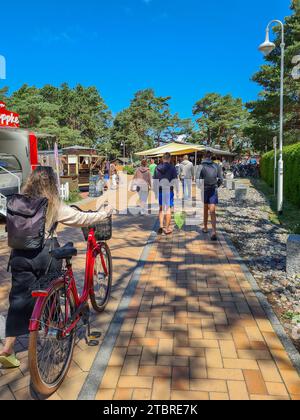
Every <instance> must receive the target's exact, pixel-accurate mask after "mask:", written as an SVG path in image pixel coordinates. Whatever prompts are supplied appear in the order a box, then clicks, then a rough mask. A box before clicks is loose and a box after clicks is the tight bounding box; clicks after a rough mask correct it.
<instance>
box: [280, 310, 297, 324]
mask: <svg viewBox="0 0 300 420" xmlns="http://www.w3.org/2000/svg"><path fill="white" fill-rule="evenodd" d="M283 318H284V319H287V320H289V321H292V323H293V324H295V325H297V324H300V313H299V312H291V311H288V312H286V313H285V314H284V315H283Z"/></svg>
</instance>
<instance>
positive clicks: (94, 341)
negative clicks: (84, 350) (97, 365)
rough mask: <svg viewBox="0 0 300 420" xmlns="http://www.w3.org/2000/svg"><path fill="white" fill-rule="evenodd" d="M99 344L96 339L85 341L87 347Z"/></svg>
mask: <svg viewBox="0 0 300 420" xmlns="http://www.w3.org/2000/svg"><path fill="white" fill-rule="evenodd" d="M99 344H100V342H99V341H97V340H90V341H88V342H87V345H88V346H89V347H98V346H99Z"/></svg>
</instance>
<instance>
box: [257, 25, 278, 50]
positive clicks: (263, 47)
mask: <svg viewBox="0 0 300 420" xmlns="http://www.w3.org/2000/svg"><path fill="white" fill-rule="evenodd" d="M275 48H276V45H275V44H274V42H271V41H270V36H269V30H267V33H266V40H265V42H264V43H263V44H261V45H260V46H259V51H261V52H262V53H263V54H264V55H265V56H267V55H269V54H271V52H272V51H274V50H275Z"/></svg>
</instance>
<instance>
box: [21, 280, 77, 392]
mask: <svg viewBox="0 0 300 420" xmlns="http://www.w3.org/2000/svg"><path fill="white" fill-rule="evenodd" d="M75 309H76V305H75V298H74V296H73V294H72V292H68V293H67V296H66V290H65V283H64V282H60V283H58V284H56V285H55V286H53V289H52V290H51V292H50V293H49V295H48V297H47V298H45V300H44V304H43V306H42V309H41V312H40V317H39V319H38V320H37V321H38V323H39V330H38V331H34V332H32V333H31V334H30V339H29V370H30V374H31V380H32V385H33V387H34V389H35V391H36V392H37V393H38V394H40V395H42V396H45V397H48V396H50V395H52V394H54V393H55V392H56V391H57V390H58V388H59V387H60V385H61V384H62V382H63V381H64V379H65V377H66V375H67V373H68V370H69V368H70V364H71V361H72V356H73V350H74V345H75V338H76V334H75V331H74V330H72V331H71V333H70V334H69V335H68V336H67V337H62V331H63V330H64V328H65V326H66V325H67V324H68V321H69V320H70V318H71V316H72V315H73V314H74V312H75Z"/></svg>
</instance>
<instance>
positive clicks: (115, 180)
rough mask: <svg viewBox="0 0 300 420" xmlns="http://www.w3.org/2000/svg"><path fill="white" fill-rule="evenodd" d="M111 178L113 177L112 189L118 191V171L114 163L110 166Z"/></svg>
mask: <svg viewBox="0 0 300 420" xmlns="http://www.w3.org/2000/svg"><path fill="white" fill-rule="evenodd" d="M110 177H111V189H112V190H116V189H117V188H118V171H117V167H116V165H115V164H114V163H112V164H111V165H110Z"/></svg>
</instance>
